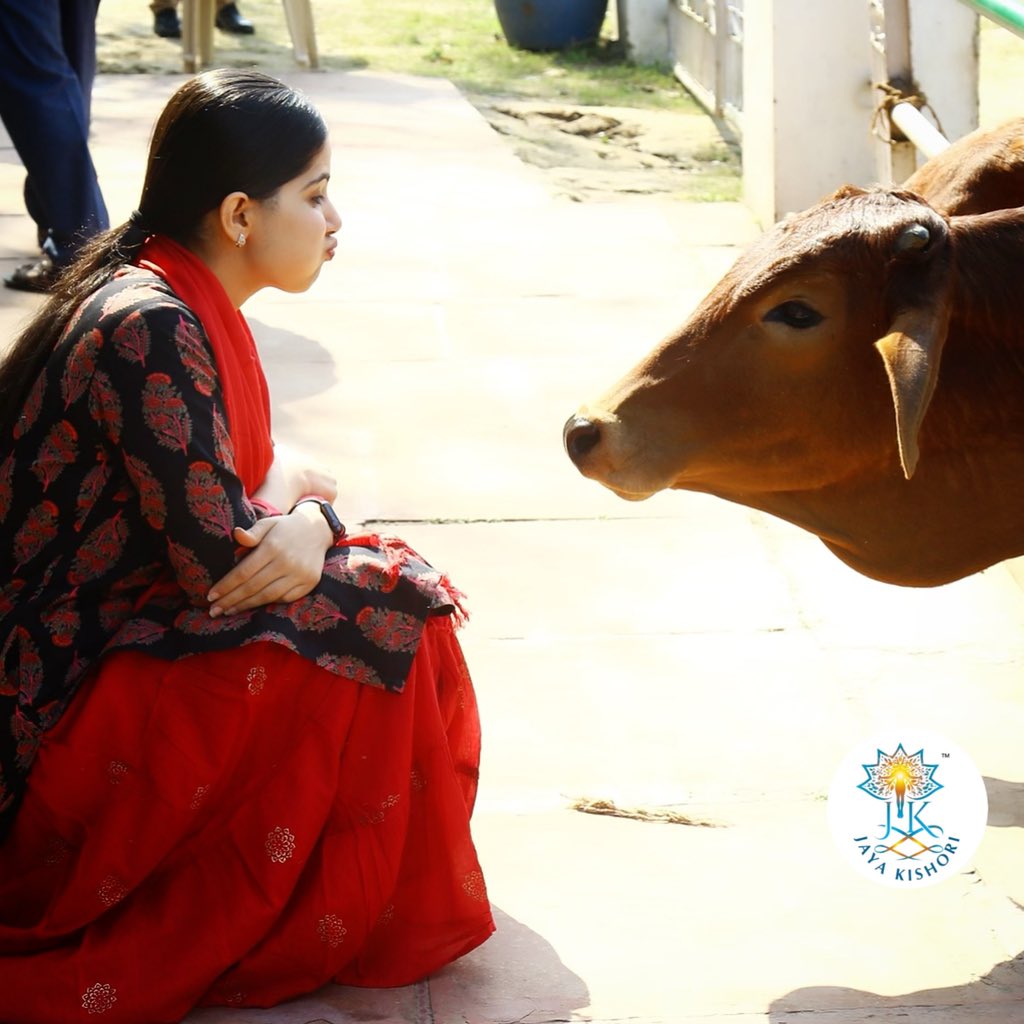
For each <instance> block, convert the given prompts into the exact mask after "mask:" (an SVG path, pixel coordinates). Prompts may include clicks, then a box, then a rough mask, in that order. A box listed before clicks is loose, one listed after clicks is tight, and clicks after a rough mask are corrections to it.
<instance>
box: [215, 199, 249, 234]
mask: <svg viewBox="0 0 1024 1024" xmlns="http://www.w3.org/2000/svg"><path fill="white" fill-rule="evenodd" d="M219 215H220V216H219V218H218V221H219V225H220V230H221V232H222V233H223V235H224V238H225V240H226V241H228V242H230V243H231V244H232V245H234V246H237V247H238V248H241V247H242V246H243V245H245V240H246V238H247V237H248V234H249V231H250V230H251V228H252V221H253V202H252V200H251V199H250V198H249V197H248V196H247V195H246V194H245V193H244V192H231V193H229V194H228V195H226V196H225V197H224V198H223V199H222V200H221V203H220V208H219Z"/></svg>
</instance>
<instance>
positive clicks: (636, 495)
mask: <svg viewBox="0 0 1024 1024" xmlns="http://www.w3.org/2000/svg"><path fill="white" fill-rule="evenodd" d="M1022 267H1024V210H1004V211H999V212H993V213H987V214H983V215H978V216H962V217H953V218H951V219H950V218H946V217H944V216H942V215H940V214H939V213H937V212H936V211H935V210H934V209H933V208H932V207H931V206H929V205H927V204H926V203H925V202H924V201H923V200H921V199H920V198H919V197H918V196H917V195H915V194H913V193H911V192H908V191H904V190H882V189H874V190H862V189H856V188H851V187H848V188H845V189H842V190H840V191H839V192H837V193H836V194H835V195H834V196H832V197H830V198H829V199H827V200H825V201H823V202H822V203H819V204H818V205H817V206H815V207H812V208H811V209H810V210H807V211H805V212H804V213H801V214H797V215H795V216H793V217H790V218H788V219H787V220H785V221H783V222H782V223H780V224H777V225H776V226H775V227H774V228H773V229H771V230H770V231H768V232H766V233H765V235H763V236H762V237H761V238H760V239H759V240H758V241H757V242H756V243H755V244H754V245H753V246H752V247H751V249H750V250H749V251H747V252H746V253H745V254H744V255H743V256H741V257H740V259H739V260H738V261H737V263H736V264H735V265H734V266H733V268H732V269H731V270H730V271H729V272H728V273H727V274H726V276H725V277H724V278H723V279H722V280H721V281H720V282H719V284H718V285H717V286H716V287H715V288H714V289H713V290H712V292H711V294H710V295H709V296H708V297H707V298H706V299H705V300H704V301H703V303H701V305H700V306H699V307H698V309H697V310H696V312H695V313H694V314H693V316H692V317H691V318H690V320H689V321H688V322H687V323H686V324H685V325H684V326H683V327H682V328H681V330H680V331H679V332H678V333H676V334H674V335H672V336H670V337H669V338H668V339H666V340H665V341H664V342H663V343H662V344H661V345H660V346H659V347H658V348H657V349H656V350H655V351H654V352H653V353H652V354H651V355H650V356H649V357H648V358H646V359H645V360H644V361H643V362H641V363H640V365H639V366H637V367H636V368H635V369H634V370H632V371H631V372H630V373H628V374H627V375H626V376H625V377H624V378H623V380H622V381H620V382H619V384H617V385H616V386H615V387H614V388H612V390H611V391H610V392H609V393H608V394H607V395H605V396H604V397H603V398H601V399H600V400H598V401H597V402H594V403H592V404H590V405H585V406H583V407H582V408H581V409H580V411H579V412H578V413H577V415H576V416H574V417H572V418H571V419H570V421H569V422H568V423H567V424H566V428H565V443H566V448H567V450H568V452H569V454H570V456H571V457H572V459H573V461H574V462H575V463H576V465H577V466H578V467H579V469H580V471H581V472H582V473H583V474H584V475H586V476H589V477H592V478H594V479H595V480H598V481H600V482H601V483H603V484H605V485H606V486H607V487H609V488H611V489H612V490H613V491H615V492H616V493H618V494H620V495H621V496H622V497H624V498H629V499H633V500H638V499H642V498H645V497H647V496H649V495H651V494H653V493H654V492H656V491H659V490H662V489H663V488H684V489H688V490H695V491H704V492H707V493H710V494H716V495H718V496H720V497H723V498H726V499H728V500H731V501H736V502H739V503H742V504H744V505H749V506H751V507H754V508H758V509H763V510H765V511H767V512H770V513H773V514H775V515H777V516H779V517H781V518H783V519H787V520H789V521H791V522H793V523H796V524H797V525H799V526H801V527H803V528H805V529H807V530H810V531H812V532H813V533H815V534H817V535H818V536H819V537H820V538H821V539H822V540H823V541H824V542H825V543H826V544H827V545H828V547H829V548H830V549H831V550H832V551H833V552H834V553H835V554H836V555H838V556H839V557H840V558H841V559H843V560H844V561H845V562H846V563H847V564H849V565H850V566H852V567H853V568H855V569H856V570H858V571H859V572H862V573H864V574H865V575H868V576H872V577H875V578H877V579H881V580H885V581H887V582H891V583H898V584H904V585H911V586H932V585H936V584H940V583H944V582H948V581H950V580H954V579H958V578H960V577H962V576H966V575H969V574H970V573H973V572H976V571H978V570H980V569H982V568H984V567H985V566H988V565H991V564H992V563H994V562H997V561H1000V560H1002V559H1004V558H1008V557H1011V556H1014V555H1018V554H1021V553H1022V552H1024V294H1022V293H1021V292H1020V291H1018V288H1019V287H1020V284H1019V279H1020V276H1021V268H1022ZM940 361H941V374H940V372H939V371H940ZM894 408H895V416H894ZM926 414H927V415H926Z"/></svg>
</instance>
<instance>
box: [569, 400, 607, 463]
mask: <svg viewBox="0 0 1024 1024" xmlns="http://www.w3.org/2000/svg"><path fill="white" fill-rule="evenodd" d="M562 443H563V444H564V445H565V451H566V454H567V455H568V456H569V458H570V459H572V461H573V465H575V466H576V468H577V469H579V470H580V472H583V468H584V466H585V464H586V462H587V456H589V455H590V453H591V452H592V451H593V450H594V449H595V448H597V446H598V445H599V444H600V443H601V427H600V426H599V425H598V424H597V423H595V422H594V421H593V420H588V419H587V418H586V417H585V416H580V415H579V414H578V413H577V414H574V415H572V416H570V417H569V418H568V419H567V420H566V421H565V426H564V427H563V428H562Z"/></svg>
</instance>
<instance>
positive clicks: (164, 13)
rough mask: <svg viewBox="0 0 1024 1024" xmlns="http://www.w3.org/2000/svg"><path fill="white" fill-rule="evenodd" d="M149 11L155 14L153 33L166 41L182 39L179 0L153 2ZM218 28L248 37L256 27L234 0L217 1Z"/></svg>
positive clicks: (156, 0) (155, 0) (157, 0)
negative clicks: (244, 15) (244, 16)
mask: <svg viewBox="0 0 1024 1024" xmlns="http://www.w3.org/2000/svg"><path fill="white" fill-rule="evenodd" d="M149 9H150V10H151V11H152V12H153V31H154V32H155V33H156V34H157V35H158V36H162V37H163V38H164V39H180V38H181V19H180V18H179V17H178V0H152V3H150V5H149ZM215 24H216V26H217V28H219V29H220V30H221V31H222V32H231V33H232V34H233V35H240V36H248V35H252V34H253V32H255V31H256V27H255V26H254V25H253V23H252V22H251V21H250V20H249V19H248V18H243V17H242V14H241V12H240V11H239V10H238V5H237V4H236V3H234V0H217V18H216V22H215Z"/></svg>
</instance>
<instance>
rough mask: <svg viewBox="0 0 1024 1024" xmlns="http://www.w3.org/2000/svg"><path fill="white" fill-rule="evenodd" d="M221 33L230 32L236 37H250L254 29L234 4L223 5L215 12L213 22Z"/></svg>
mask: <svg viewBox="0 0 1024 1024" xmlns="http://www.w3.org/2000/svg"><path fill="white" fill-rule="evenodd" d="M215 24H216V26H217V28H219V29H220V30H221V32H232V33H234V34H235V35H236V36H251V35H252V34H253V32H255V31H256V27H255V26H254V25H253V23H252V22H251V21H250V20H249V19H248V18H243V17H242V15H241V14H240V13H239V10H238V8H237V7H236V6H235V5H234V4H225V5H224V6H223V7H221V8H220V10H218V11H217V20H216V22H215Z"/></svg>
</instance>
